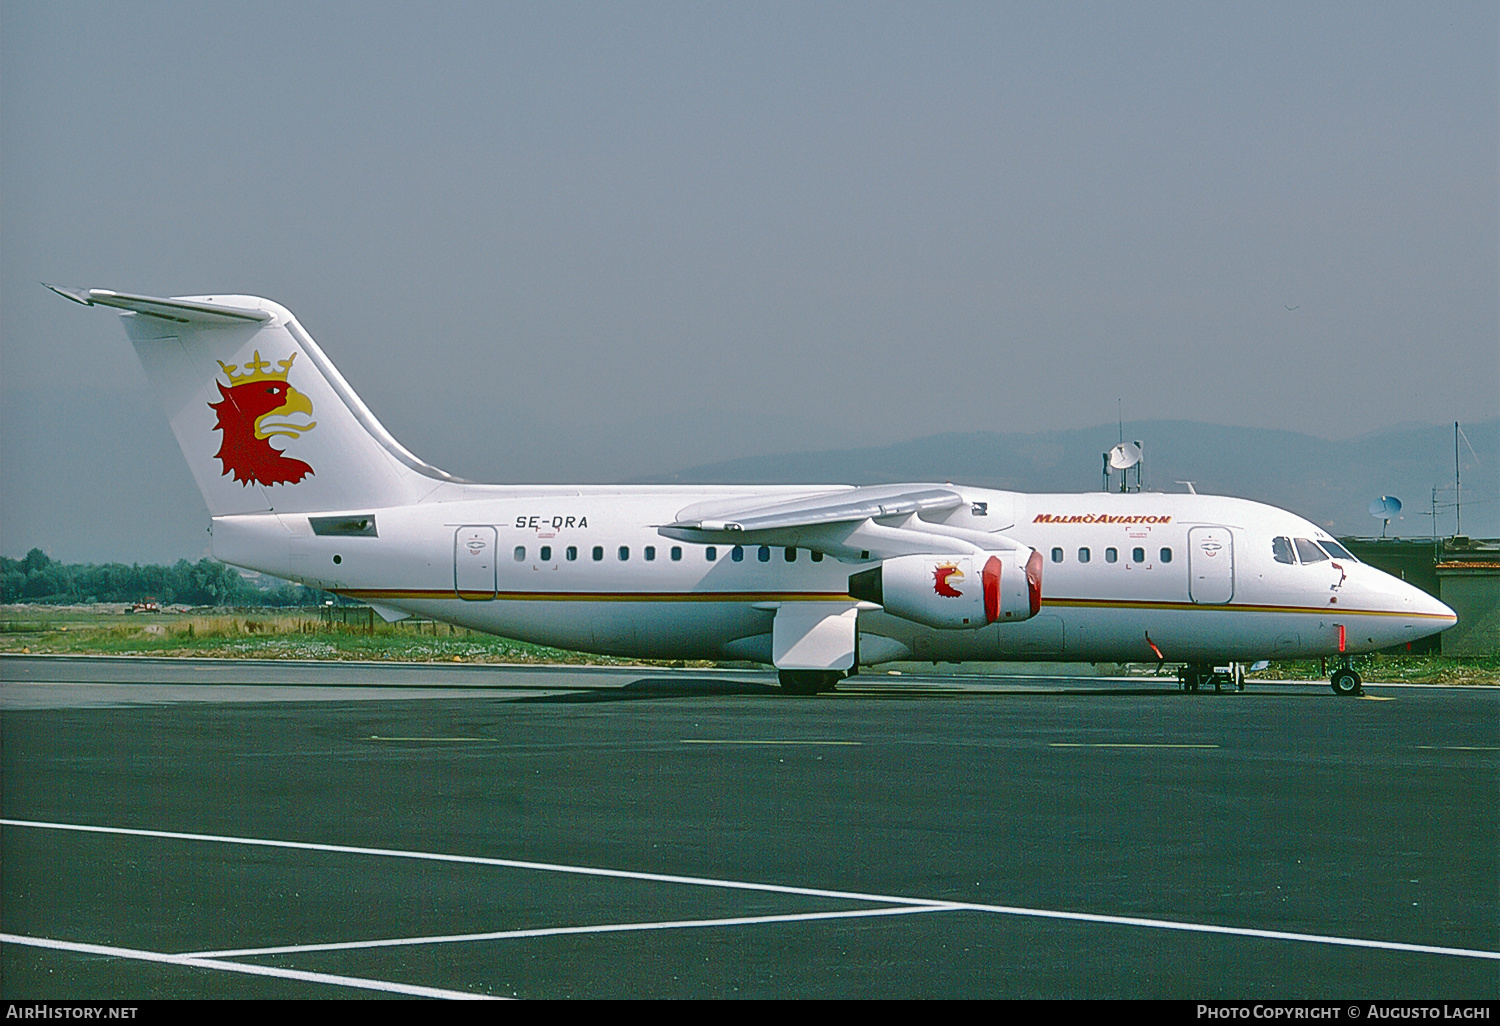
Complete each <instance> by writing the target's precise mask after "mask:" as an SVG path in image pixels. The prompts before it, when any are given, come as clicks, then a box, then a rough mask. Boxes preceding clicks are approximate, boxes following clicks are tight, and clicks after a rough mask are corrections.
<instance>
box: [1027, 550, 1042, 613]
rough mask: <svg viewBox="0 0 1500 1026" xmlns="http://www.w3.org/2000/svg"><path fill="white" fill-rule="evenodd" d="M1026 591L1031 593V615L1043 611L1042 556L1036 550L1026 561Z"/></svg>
mask: <svg viewBox="0 0 1500 1026" xmlns="http://www.w3.org/2000/svg"><path fill="white" fill-rule="evenodd" d="M1026 589H1027V591H1029V592H1030V593H1031V615H1032V616H1035V615H1036V614H1037V613H1039V612H1041V611H1042V554H1041V553H1040V552H1037V551H1035V550H1033V551H1032V553H1031V558H1030V559H1028V560H1027V561H1026Z"/></svg>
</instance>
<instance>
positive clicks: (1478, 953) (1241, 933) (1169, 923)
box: [964, 904, 1500, 961]
mask: <svg viewBox="0 0 1500 1026" xmlns="http://www.w3.org/2000/svg"><path fill="white" fill-rule="evenodd" d="M964 908H968V909H973V910H974V911H976V912H998V913H1000V914H1001V915H1009V916H1031V917H1034V918H1039V919H1073V920H1078V921H1081V922H1085V923H1112V924H1114V925H1117V926H1144V927H1147V928H1148V929H1153V930H1183V931H1186V932H1188V933H1220V934H1228V935H1229V936H1232V937H1260V938H1264V939H1266V940H1289V941H1301V942H1304V943H1310V944H1333V945H1337V946H1341V947H1350V948H1377V949H1380V950H1382V951H1414V952H1419V953H1421V954H1424V955H1454V956H1457V957H1460V958H1487V959H1491V960H1494V961H1500V951H1482V950H1478V949H1475V948H1447V947H1440V946H1438V945H1433V944H1403V943H1401V942H1400V941H1379V940H1363V939H1361V938H1358V937H1338V936H1334V935H1331V934H1326V933H1288V932H1286V931H1283V930H1256V929H1253V928H1251V927H1246V926H1214V925H1212V924H1211V923H1180V922H1177V921H1175V920H1171V919H1139V918H1136V917H1134V916H1106V915H1096V914H1094V913H1092V912H1052V911H1048V910H1046V909H1039V908H1017V907H1014V906H1010V905H969V904H966V905H964Z"/></svg>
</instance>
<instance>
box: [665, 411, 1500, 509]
mask: <svg viewBox="0 0 1500 1026" xmlns="http://www.w3.org/2000/svg"><path fill="white" fill-rule="evenodd" d="M1463 432H1464V435H1465V436H1466V437H1467V438H1468V441H1469V444H1471V445H1472V446H1473V452H1472V453H1471V452H1470V451H1469V446H1468V445H1464V444H1462V443H1460V469H1461V473H1462V482H1463V528H1464V533H1466V534H1469V535H1471V536H1474V537H1496V536H1497V535H1500V476H1497V472H1496V471H1497V467H1500V418H1497V419H1493V420H1488V421H1484V422H1481V423H1477V424H1465V425H1464V426H1463ZM1125 437H1126V439H1129V440H1136V439H1139V440H1140V441H1141V442H1142V443H1143V444H1144V448H1145V452H1146V460H1145V472H1144V475H1145V486H1146V488H1147V489H1149V490H1155V491H1182V490H1184V488H1183V486H1182V485H1179V484H1177V483H1176V482H1178V481H1192V482H1194V484H1195V486H1196V488H1197V489H1198V491H1199V492H1204V493H1210V492H1211V493H1215V494H1220V495H1238V496H1242V497H1244V498H1250V499H1256V500H1258V501H1261V502H1267V503H1270V504H1271V505H1273V506H1280V507H1282V508H1284V509H1289V510H1292V511H1293V512H1296V513H1299V514H1301V515H1302V516H1305V517H1307V518H1308V519H1309V520H1312V521H1314V522H1315V523H1317V524H1319V525H1321V526H1322V527H1323V528H1324V529H1325V530H1328V531H1331V532H1333V533H1335V534H1342V535H1371V534H1379V533H1380V522H1379V521H1378V520H1375V519H1374V518H1372V517H1371V516H1370V515H1369V512H1368V507H1369V504H1370V500H1372V499H1374V498H1376V497H1378V496H1381V495H1394V496H1396V497H1397V498H1399V499H1401V501H1402V502H1403V503H1404V504H1405V509H1404V510H1403V519H1401V520H1400V521H1398V522H1395V523H1392V524H1391V527H1390V533H1391V534H1392V535H1402V536H1406V537H1424V536H1426V535H1428V534H1429V533H1430V532H1431V530H1432V527H1431V523H1432V518H1431V517H1430V516H1427V515H1426V514H1428V513H1429V512H1430V511H1431V508H1432V489H1433V486H1434V485H1436V486H1437V488H1438V517H1437V530H1438V533H1439V534H1451V533H1453V528H1454V516H1453V511H1452V503H1453V426H1452V425H1451V424H1449V425H1438V426H1434V425H1430V424H1412V425H1406V426H1402V427H1397V428H1392V429H1390V430H1387V431H1381V432H1378V433H1376V434H1371V435H1366V436H1364V437H1361V438H1355V439H1350V440H1347V441H1338V442H1334V441H1328V440H1327V439H1323V438H1315V437H1313V436H1312V435H1304V434H1298V433H1297V432H1294V431H1271V430H1264V429H1259V428H1237V427H1224V426H1222V425H1218V424H1199V423H1194V422H1192V421H1180V420H1158V421H1142V422H1137V423H1133V424H1127V425H1125ZM1118 439H1119V428H1118V426H1117V425H1114V424H1108V425H1100V426H1098V427H1092V428H1082V429H1078V430H1072V431H1043V432H1037V433H1035V434H1020V433H1000V432H993V431H976V432H970V433H961V434H943V435H932V436H930V437H927V438H918V439H915V440H913V441H909V442H900V443H897V444H895V445H884V446H874V447H870V448H853V449H833V450H827V451H821V452H795V453H783V454H780V455H775V456H756V457H745V458H742V459H734V460H726V461H724V462H721V463H709V464H704V465H702V466H697V467H689V468H687V469H685V470H682V471H679V472H678V473H675V474H671V475H667V476H657V477H648V478H641V479H639V480H640V482H641V483H648V482H661V483H666V482H673V483H679V482H680V483H684V484H734V483H745V484H775V483H789V484H791V483H801V482H809V483H812V482H848V483H851V484H881V483H886V482H892V481H957V482H962V483H964V484H973V485H984V486H989V487H994V488H1007V489H1014V490H1017V491H1029V492H1080V491H1098V490H1099V488H1100V487H1101V480H1100V468H1101V462H1102V461H1101V458H1100V457H1101V454H1102V453H1104V452H1105V451H1107V450H1108V449H1109V448H1110V447H1111V446H1112V445H1114V444H1115V442H1116V441H1118Z"/></svg>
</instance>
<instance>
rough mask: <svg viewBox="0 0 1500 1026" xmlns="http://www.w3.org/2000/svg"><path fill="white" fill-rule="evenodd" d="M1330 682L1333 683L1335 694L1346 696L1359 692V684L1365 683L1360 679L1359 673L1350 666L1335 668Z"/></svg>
mask: <svg viewBox="0 0 1500 1026" xmlns="http://www.w3.org/2000/svg"><path fill="white" fill-rule="evenodd" d="M1328 682H1329V683H1330V684H1332V685H1333V693H1334V694H1336V695H1345V696H1348V695H1357V694H1359V693H1360V687H1359V686H1360V684H1362V683H1364V682H1363V681H1361V680H1360V679H1359V674H1357V673H1355V672H1354V671H1353V670H1351V669H1349V668H1348V667H1344V668H1343V669H1339V670H1334V671H1333V676H1332V677H1330V678H1329V679H1328Z"/></svg>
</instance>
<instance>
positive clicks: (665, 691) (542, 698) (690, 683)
mask: <svg viewBox="0 0 1500 1026" xmlns="http://www.w3.org/2000/svg"><path fill="white" fill-rule="evenodd" d="M1225 693H1226V694H1228V692H1225ZM1179 694H1182V695H1184V697H1187V695H1185V694H1184V693H1183V692H1182V691H1181V690H1180V689H1178V688H1175V687H1167V686H1158V687H1125V688H1121V687H1110V688H1078V687H1067V686H1062V687H1025V688H1015V689H1014V690H1010V689H1006V690H998V689H996V688H993V687H978V688H968V687H963V686H962V685H959V686H949V687H937V688H934V687H931V686H928V687H922V686H910V685H908V686H903V685H900V684H894V683H886V682H885V681H883V680H878V679H875V680H869V681H865V680H863V679H861V678H858V677H856V678H852V679H849V680H845V681H841V682H840V683H839V685H838V688H837V689H836V690H835V691H832V692H824V693H823V694H822V695H793V694H788V693H787V692H785V691H783V690H782V689H781V688H780V687H779V686H778V685H775V684H763V683H759V682H757V681H744V680H722V679H718V678H711V677H642V678H641V679H640V680H634V681H631V682H630V683H629V684H626V685H624V686H623V687H618V688H589V689H586V690H580V691H568V692H562V693H553V694H547V695H528V696H526V697H525V698H517V699H513V700H512V701H514V702H515V703H517V704H520V703H539V704H545V703H554V704H557V703H560V704H585V703H591V702H639V701H648V700H651V699H658V698H706V697H724V696H746V695H758V696H766V697H772V698H786V699H803V700H806V699H809V698H845V699H853V698H864V699H890V698H924V699H934V698H964V697H967V698H980V697H984V698H1004V697H1040V696H1053V697H1059V698H1062V697H1068V698H1106V697H1116V696H1120V695H1133V696H1138V697H1141V698H1145V697H1148V696H1160V695H1179ZM1202 694H1205V695H1212V694H1214V692H1212V691H1208V692H1203V693H1202ZM1195 697H1196V696H1195Z"/></svg>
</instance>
